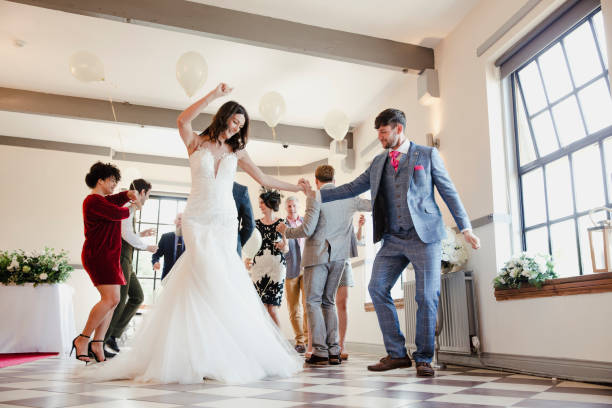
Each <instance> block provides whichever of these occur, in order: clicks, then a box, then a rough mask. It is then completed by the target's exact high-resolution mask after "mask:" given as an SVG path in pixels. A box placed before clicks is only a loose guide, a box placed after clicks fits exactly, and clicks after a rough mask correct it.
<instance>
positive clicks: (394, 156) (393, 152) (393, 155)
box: [389, 150, 400, 172]
mask: <svg viewBox="0 0 612 408" xmlns="http://www.w3.org/2000/svg"><path fill="white" fill-rule="evenodd" d="M399 155H400V152H398V151H397V150H391V151H390V152H389V157H391V165H392V166H393V168H394V169H395V172H397V166H399V160H397V158H398V157H399Z"/></svg>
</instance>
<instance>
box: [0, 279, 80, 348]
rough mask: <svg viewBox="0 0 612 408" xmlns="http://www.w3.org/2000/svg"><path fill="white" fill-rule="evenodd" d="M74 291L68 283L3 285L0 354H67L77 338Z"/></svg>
mask: <svg viewBox="0 0 612 408" xmlns="http://www.w3.org/2000/svg"><path fill="white" fill-rule="evenodd" d="M73 291H74V289H73V288H72V287H71V286H68V285H66V284H55V285H44V284H43V285H38V286H37V287H34V286H33V285H32V284H25V285H22V286H4V285H0V322H1V323H0V353H32V352H58V353H60V355H64V356H65V355H67V354H68V353H69V352H70V347H71V342H72V339H73V338H74V337H75V336H76V330H75V327H74V310H73V306H72V294H73Z"/></svg>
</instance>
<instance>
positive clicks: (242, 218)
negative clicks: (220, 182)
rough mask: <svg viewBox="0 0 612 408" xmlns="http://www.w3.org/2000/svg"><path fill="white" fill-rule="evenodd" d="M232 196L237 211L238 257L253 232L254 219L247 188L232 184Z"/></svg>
mask: <svg viewBox="0 0 612 408" xmlns="http://www.w3.org/2000/svg"><path fill="white" fill-rule="evenodd" d="M232 194H234V201H235V202H236V210H237V211H238V245H237V248H236V250H237V251H238V255H241V254H242V247H243V246H244V244H246V242H247V241H248V240H249V238H250V237H251V234H252V233H253V230H255V219H254V217H253V209H252V208H251V200H250V199H249V190H248V189H247V187H246V186H243V185H242V184H238V183H236V182H234V186H233V187H232Z"/></svg>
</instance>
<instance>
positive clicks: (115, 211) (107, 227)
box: [81, 191, 130, 286]
mask: <svg viewBox="0 0 612 408" xmlns="http://www.w3.org/2000/svg"><path fill="white" fill-rule="evenodd" d="M127 193H128V192H127V191H124V192H122V193H119V194H113V195H108V196H105V197H104V196H101V195H99V194H90V195H88V196H87V197H86V198H85V200H84V201H83V222H84V223H85V243H84V244H83V252H81V262H82V263H83V267H84V268H85V270H86V271H87V273H88V274H89V277H90V278H91V281H92V282H93V284H94V286H98V285H125V283H126V282H125V278H124V277H123V272H122V270H121V263H120V259H119V258H120V256H121V220H122V219H124V218H127V217H129V215H130V210H129V208H127V207H122V205H124V204H125V203H127V202H128V201H129V198H128V196H127Z"/></svg>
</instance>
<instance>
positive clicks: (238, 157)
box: [85, 83, 303, 384]
mask: <svg viewBox="0 0 612 408" xmlns="http://www.w3.org/2000/svg"><path fill="white" fill-rule="evenodd" d="M231 90H232V89H231V88H229V87H228V86H227V85H226V84H223V83H222V84H219V86H217V88H215V89H214V90H213V91H212V92H210V93H209V94H208V95H206V96H205V97H204V98H202V99H200V100H199V101H197V102H196V103H194V104H193V105H191V106H190V107H189V108H187V109H186V110H185V111H184V112H183V113H181V115H180V116H179V118H178V126H179V131H180V134H181V138H182V139H183V141H184V142H185V146H186V147H187V151H188V153H189V166H190V167H191V193H190V195H189V199H188V201H187V206H186V208H185V212H184V213H183V234H184V239H185V252H184V253H183V255H181V257H180V258H179V259H178V260H177V262H176V264H175V265H174V267H173V268H172V270H171V271H170V272H169V274H168V276H167V277H166V278H165V279H164V287H163V289H162V291H161V293H160V294H159V295H158V297H157V299H156V302H155V305H154V306H153V308H152V309H151V310H150V311H149V312H148V313H147V315H146V317H145V319H144V321H143V322H142V325H141V326H140V327H139V329H138V331H137V333H136V335H135V337H134V339H133V342H132V343H131V349H130V350H125V351H123V352H121V353H120V354H119V355H118V356H116V357H115V358H113V359H112V360H109V361H107V362H105V363H103V364H98V365H95V366H94V367H87V368H86V370H85V376H87V377H90V378H94V379H96V380H110V379H135V380H136V381H143V382H146V381H156V382H162V383H172V382H179V383H197V382H201V381H202V379H203V378H209V379H215V380H219V381H222V382H226V383H232V384H237V383H247V382H252V381H256V380H259V379H263V378H266V377H289V376H292V375H294V374H295V373H297V372H298V371H300V370H301V367H302V364H303V363H302V361H301V360H300V358H299V356H298V354H297V353H296V352H295V351H294V350H293V348H292V347H291V346H290V345H289V343H288V342H287V340H285V339H284V338H283V337H282V335H281V333H280V332H279V330H278V329H277V327H276V325H275V324H274V323H273V322H272V320H271V319H270V317H269V315H268V313H267V312H266V310H265V308H264V306H263V305H262V303H261V300H260V298H259V296H258V295H257V292H256V291H255V288H254V287H253V283H252V282H251V279H250V278H249V275H248V273H247V271H246V269H245V267H244V265H243V263H242V261H241V259H240V257H239V256H238V254H237V253H236V240H237V233H238V225H237V213H236V206H235V204H234V199H233V196H232V183H233V181H234V176H235V174H236V166H237V165H240V167H241V168H242V169H243V170H244V171H245V172H247V173H248V174H249V175H250V176H251V177H253V178H254V179H255V180H256V181H257V182H259V183H260V184H262V185H265V186H267V187H271V188H277V189H283V190H289V191H300V188H299V187H298V186H297V185H293V184H289V183H285V182H282V181H280V180H277V179H275V178H272V177H270V176H267V175H265V174H263V172H262V171H261V170H260V169H259V168H258V167H257V166H255V164H254V163H253V162H252V160H251V159H250V158H249V156H248V154H247V153H246V151H245V150H244V145H245V144H246V141H247V132H248V125H249V118H248V114H247V112H246V110H245V109H244V108H243V107H242V106H241V105H239V104H238V103H236V102H227V103H225V104H224V105H223V106H221V108H220V109H219V111H218V112H217V113H216V115H215V117H214V118H213V121H212V123H211V125H210V126H209V128H208V129H206V130H205V131H204V132H202V134H201V135H198V134H196V133H195V132H194V131H193V130H192V128H191V122H192V120H194V119H195V118H196V117H197V116H198V115H199V114H200V113H201V112H202V111H203V110H204V108H205V107H206V106H207V105H208V104H209V103H210V102H211V101H212V100H214V99H216V98H219V97H221V96H225V95H227V94H229V93H230V92H231Z"/></svg>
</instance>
